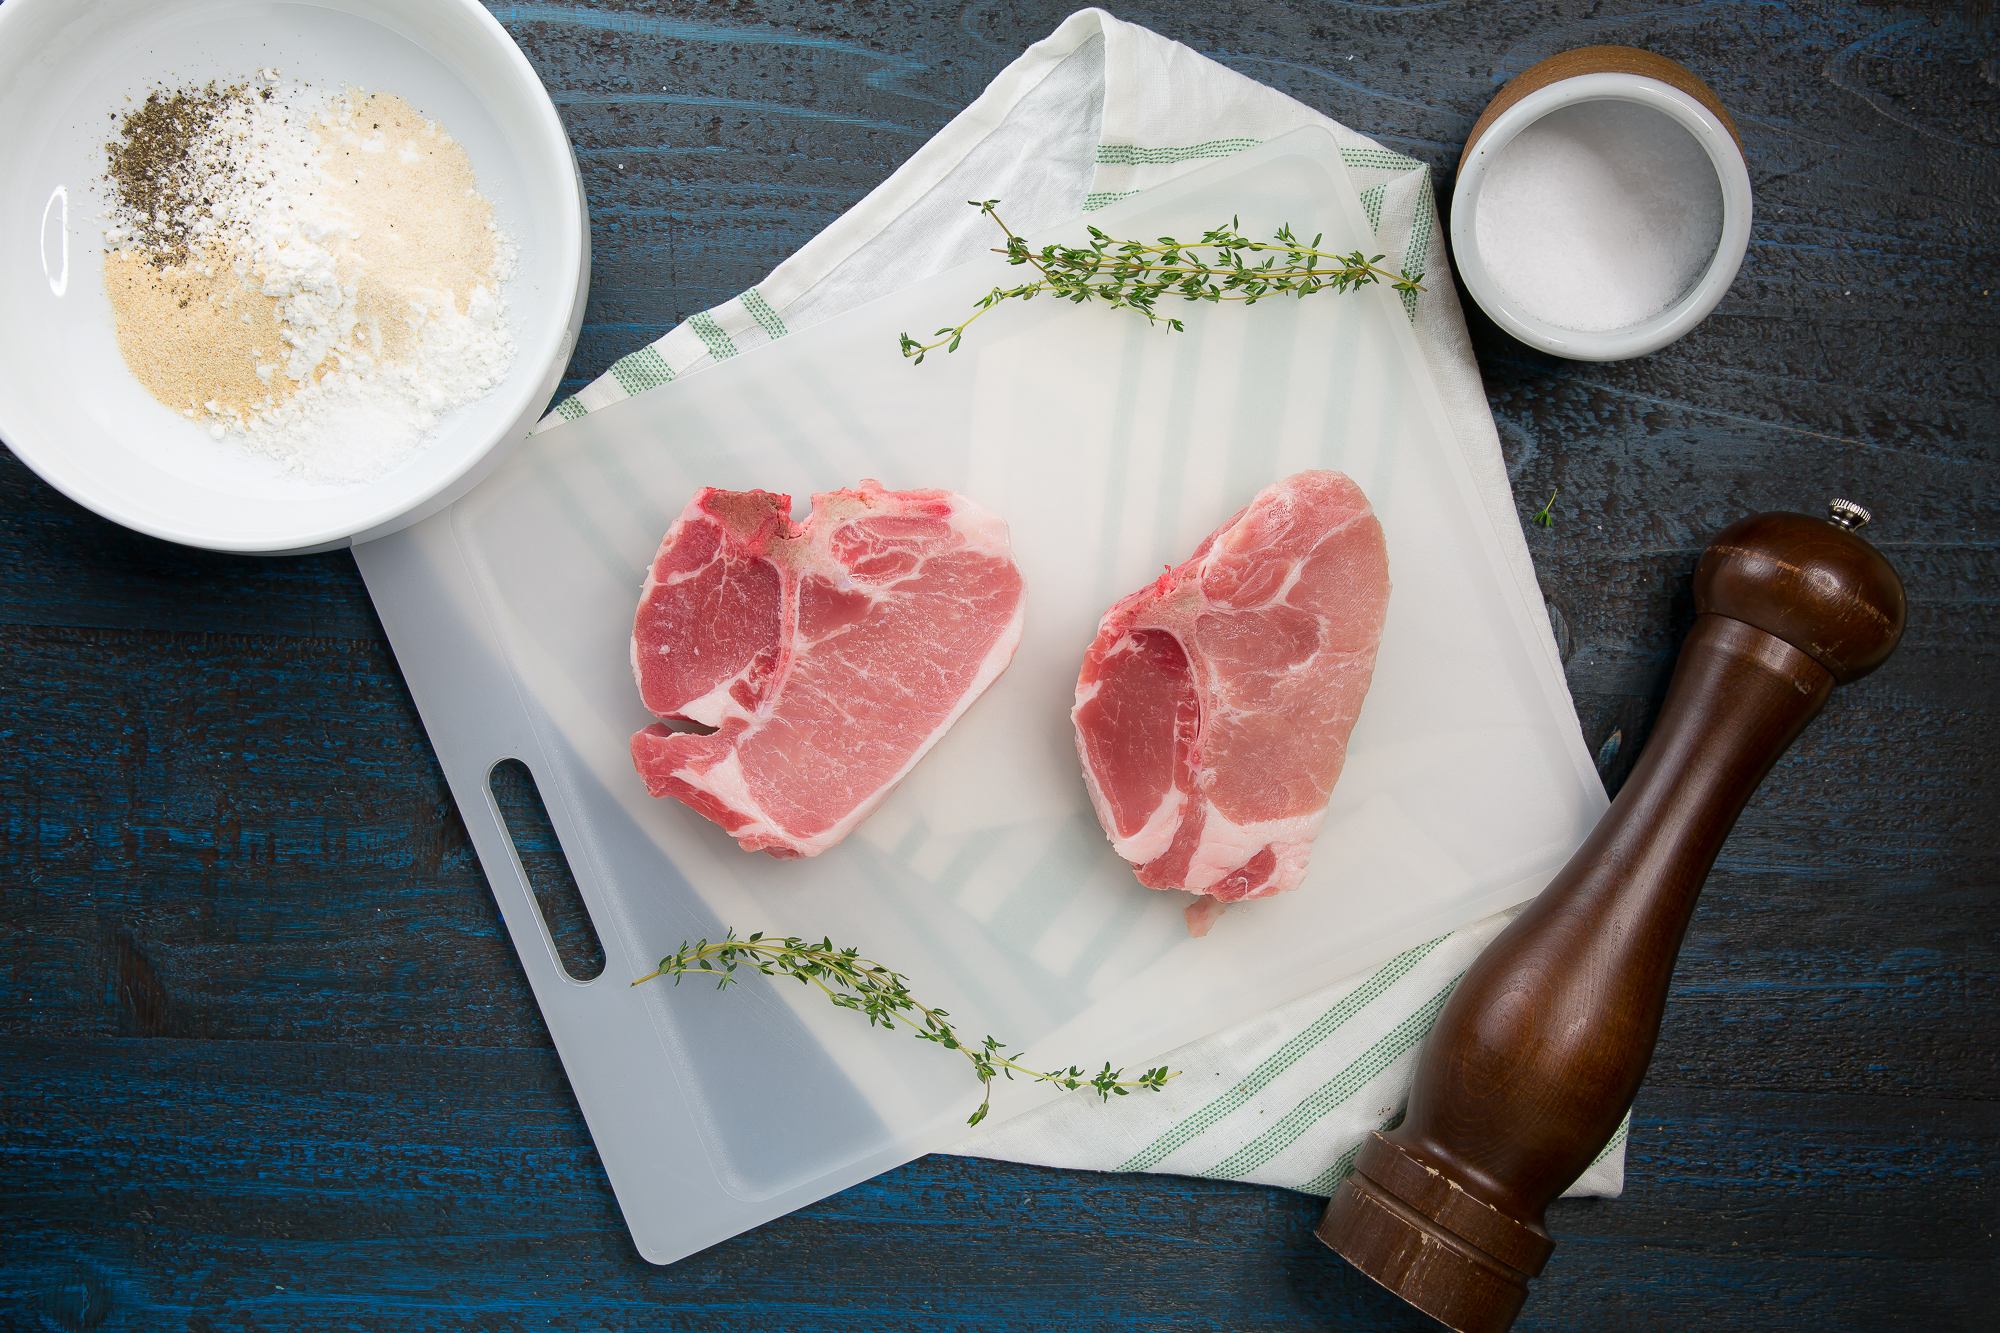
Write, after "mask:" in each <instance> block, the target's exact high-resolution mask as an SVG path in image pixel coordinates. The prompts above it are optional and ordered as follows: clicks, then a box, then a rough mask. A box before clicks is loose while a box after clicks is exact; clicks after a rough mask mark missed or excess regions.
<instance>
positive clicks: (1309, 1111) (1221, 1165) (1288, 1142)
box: [1195, 974, 1462, 1180]
mask: <svg viewBox="0 0 2000 1333" xmlns="http://www.w3.org/2000/svg"><path fill="white" fill-rule="evenodd" d="M1461 975H1462V974H1461ZM1457 985H1458V978H1457V977H1453V978H1452V979H1451V982H1450V984H1449V985H1447V986H1445V988H1444V989H1443V990H1441V991H1439V992H1438V993H1437V994H1435V995H1433V996H1431V998H1430V999H1429V1000H1426V1001H1425V1002H1424V1007H1423V1008H1421V1009H1419V1010H1417V1012H1415V1013H1414V1014H1411V1015H1410V1016H1409V1017H1408V1018H1406V1019H1404V1020H1403V1021H1402V1022H1400V1023H1398V1024H1396V1026H1395V1027H1393V1028H1391V1029H1390V1030H1389V1033H1388V1035H1387V1036H1385V1037H1383V1038H1382V1039H1381V1040H1380V1041H1378V1042H1376V1043H1375V1044H1374V1045H1373V1046H1370V1047H1369V1048H1368V1049H1367V1050H1366V1051H1363V1052H1362V1053H1361V1055H1360V1056H1359V1057H1357V1058H1356V1059H1355V1061H1354V1062H1353V1063H1352V1064H1350V1065H1348V1066H1347V1068H1345V1069H1343V1070H1341V1071H1340V1072H1339V1073H1338V1074H1336V1075H1334V1076H1333V1078H1332V1079H1330V1080H1328V1082H1327V1083H1326V1084H1325V1085H1324V1086H1322V1087H1321V1088H1320V1089H1319V1091H1317V1092H1315V1093H1313V1094H1312V1096H1310V1097H1308V1098H1306V1099H1305V1100H1304V1101H1302V1102H1300V1103H1299V1104H1298V1105H1297V1106H1294V1107H1293V1108H1292V1109H1291V1110H1289V1111H1287V1112H1285V1114H1284V1115H1282V1116H1280V1117H1279V1119H1278V1123H1277V1124H1275V1125H1273V1126H1271V1127H1270V1128H1269V1129H1267V1130H1265V1131H1264V1132H1263V1133H1262V1134H1259V1135H1258V1136H1257V1137H1256V1138H1254V1139H1252V1140H1250V1142H1248V1143H1246V1144H1244V1145H1243V1146H1242V1147H1241V1148H1239V1149H1237V1150H1236V1151H1235V1152H1233V1153H1231V1154H1230V1155H1229V1156H1228V1157H1226V1158H1224V1159H1223V1160H1222V1161H1220V1162H1217V1163H1216V1164H1215V1165H1214V1166H1211V1167H1208V1168H1207V1169H1205V1170H1202V1171H1198V1172H1196V1173H1195V1174H1197V1175H1202V1176H1207V1177H1209V1178H1210V1179H1213V1180H1237V1179H1241V1178H1242V1177H1244V1176H1247V1175H1249V1174H1250V1173H1251V1172H1252V1171H1255V1170H1257V1169H1258V1168H1259V1167H1262V1166H1264V1165H1265V1164H1267V1163H1268V1162H1270V1161H1271V1159H1272V1158H1274V1157H1276V1156H1277V1155H1278V1154H1279V1153H1281V1152H1283V1151H1285V1149H1287V1148H1289V1147H1291V1146H1292V1145H1293V1144H1294V1143H1297V1142H1298V1141H1299V1138H1300V1137H1301V1136H1302V1135H1303V1134H1304V1133H1305V1132H1306V1131H1307V1130H1308V1129H1311V1128H1312V1127H1313V1126H1314V1125H1315V1124H1317V1123H1319V1121H1320V1120H1321V1118H1323V1117H1324V1116H1325V1115H1326V1114H1327V1113H1328V1112H1330V1111H1332V1110H1334V1109H1335V1108H1336V1107H1338V1106H1339V1105H1340V1104H1341V1103H1342V1102H1345V1101H1346V1100H1347V1099H1348V1098H1349V1097H1352V1096H1353V1095H1354V1094H1355V1093H1357V1092H1359V1091H1361V1089H1363V1088H1365V1087H1367V1086H1368V1085H1369V1084H1370V1083H1372V1082H1374V1081H1375V1079H1376V1078H1377V1077H1379V1076H1380V1075H1381V1073H1382V1071H1383V1070H1385V1069H1387V1068H1388V1067H1389V1066H1390V1065H1392V1064H1394V1063H1395V1062H1396V1061H1397V1060H1399V1059H1401V1058H1402V1057H1403V1056H1404V1055H1405V1054H1407V1053H1408V1052H1409V1051H1410V1050H1412V1049H1414V1048H1415V1047H1416V1045H1417V1044H1418V1043H1419V1042H1421V1041H1422V1040H1423V1039H1424V1034H1425V1033H1427V1032H1429V1031H1430V1030H1431V1024H1433V1023H1435V1022H1437V1016H1438V1011H1439V1010H1441V1009H1443V1008H1444V1002H1445V1001H1446V1000H1448V999H1450V998H1451V992H1452V990H1453V988H1454V987H1456V986H1457Z"/></svg>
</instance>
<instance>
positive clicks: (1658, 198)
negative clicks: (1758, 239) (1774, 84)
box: [1474, 101, 1722, 333]
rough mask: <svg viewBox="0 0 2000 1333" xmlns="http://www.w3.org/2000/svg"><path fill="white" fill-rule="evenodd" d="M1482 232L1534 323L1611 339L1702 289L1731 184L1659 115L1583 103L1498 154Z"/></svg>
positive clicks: (1506, 286) (1501, 274) (1482, 209)
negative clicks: (1697, 287) (1611, 333)
mask: <svg viewBox="0 0 2000 1333" xmlns="http://www.w3.org/2000/svg"><path fill="white" fill-rule="evenodd" d="M1474 225H1475V227H1476V230H1477V234H1478V239H1479V255H1480V258H1481V259H1482V260H1483V261H1484V262H1485V264H1486V267H1487V270H1488V272H1490V273H1491V274H1492V275H1493V279H1494V281H1495V282H1497V283H1498V284H1499V285H1500V286H1501V288H1502V289H1503V290H1505V291H1506V293H1507V295H1508V296H1510V297H1512V298H1513V299H1514V300H1515V301H1516V302H1518V303H1519V304H1520V305H1521V306H1522V307H1523V308H1524V309H1526V310H1527V312H1528V313H1529V314H1531V315H1534V316H1536V317H1537V318H1539V319H1543V320H1546V321H1547V322H1548V323H1550V324H1554V325H1557V326H1558V327H1561V328H1566V329H1576V330H1578V331H1579V332H1592V333H1602V332H1608V331H1609V330H1612V329H1624V328H1630V327H1631V326H1632V325H1634V324H1638V323H1641V322H1642V321H1644V320H1648V319H1651V318H1652V317H1653V316H1655V315H1657V314H1660V313H1661V312H1662V311H1664V310H1666V308H1667V307H1668V306H1670V305H1672V304H1673V303H1674V302H1675V301H1677V300H1679V299H1680V298H1681V296H1682V295H1683V294H1685V293H1686V292H1687V290H1688V289H1689V288H1690V287H1692V286H1694V284H1695V283H1696V282H1697V281H1699V280H1700V278H1701V275H1702V273H1703V272H1704V271H1705V270H1706V269H1707V267H1708V263H1709V260H1710V259H1712V258H1713V257H1714V255H1715V250H1716V246H1717V245H1718V244H1720V243H1721V240H1722V185H1721V182H1720V181H1719V180H1718V179H1717V178H1716V173H1715V166H1714V164H1713V163H1711V162H1710V161H1709V159H1708V154H1707V153H1705V152H1704V151H1702V147H1701V145H1700V144H1699V143H1697V142H1696V141H1695V138H1694V136H1693V135H1691V134H1689V133H1688V132H1687V131H1686V130H1685V129H1683V128H1681V126H1680V125H1678V124H1676V123H1675V122H1674V121H1672V120H1670V119H1668V118H1667V117H1666V116H1664V115H1662V114H1660V113H1659V112H1657V111H1655V110H1653V109H1652V108H1650V107H1645V106H1640V105H1638V104H1637V103H1633V102H1617V101H1600V102H1587V103H1578V104H1576V105H1573V106H1567V107H1563V108H1561V109H1560V110H1557V111H1554V112H1551V113H1550V114H1549V115H1547V116H1544V117H1543V118H1542V119H1540V120H1538V121H1536V122H1535V123H1534V124H1533V125H1530V126H1529V127H1528V128H1527V129H1525V130H1523V131H1521V133H1520V134H1518V135H1517V136H1515V138H1514V140H1513V141H1512V142H1511V143H1509V144H1508V145H1507V146H1506V147H1505V148H1502V149H1501V150H1500V152H1499V154H1498V156H1496V157H1495V158H1494V160H1493V165H1492V166H1491V167H1489V168H1488V169H1487V176H1486V183H1485V186H1484V187H1483V188H1482V189H1481V190H1480V194H1479V212H1478V216H1477V217H1476V218H1475V219H1474Z"/></svg>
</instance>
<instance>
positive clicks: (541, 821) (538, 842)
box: [486, 759, 604, 982]
mask: <svg viewBox="0 0 2000 1333" xmlns="http://www.w3.org/2000/svg"><path fill="white" fill-rule="evenodd" d="M486 780H487V783H488V784H489V785H490V786H491V788H492V790H493V803H494V804H495V805H496V806H498V807H499V810H500V825H501V828H502V830H503V831H504V832H505V833H506V834H507V841H508V842H509V843H511V844H512V845H513V848H514V857H515V859H516V860H517V861H519V862H520V866H521V874H522V877H523V878H525V879H526V880H527V881H528V888H529V889H530V890H531V891H532V893H533V895H534V900H535V911H536V912H537V913H538V914H539V915H540V916H541V918H542V933H543V934H544V935H546V936H547V937H548V941H549V947H550V948H552V949H553V950H555V955H556V959H557V961H558V962H560V963H561V964H562V969H563V971H564V972H565V973H567V974H568V975H569V979H570V980H571V981H575V982H587V981H594V980H596V979H597V977H599V976H600V975H602V973H603V972H604V945H603V944H602V943H600V942H599V940H598V938H597V927H596V925H595V924H593V923H592V921H591V919H590V909H589V908H587V907H585V906H584V903H583V894H582V893H581V892H580V891H578V889H577V887H576V876H575V875H573V874H571V873H570V868H569V858H568V857H567V856H566V855H564V853H563V848H562V840H561V839H560V838H558V837H557V836H556V829H555V824H554V823H553V822H551V821H550V819H549V811H548V807H547V806H545V805H543V804H542V793H541V789H540V788H539V787H537V786H536V785H535V775H534V773H532V772H531V771H529V768H528V766H527V765H526V764H524V763H522V762H521V761H520V760H518V759H502V760H501V761H500V762H499V763H497V764H495V765H493V767H492V768H491V769H490V770H488V771H487V774H486Z"/></svg>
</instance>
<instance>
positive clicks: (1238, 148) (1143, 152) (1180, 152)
mask: <svg viewBox="0 0 2000 1333" xmlns="http://www.w3.org/2000/svg"><path fill="white" fill-rule="evenodd" d="M1262 142H1263V140H1261V139H1210V140H1209V141H1208V142H1206V143H1191V144H1186V145H1183V146H1182V147H1179V148H1141V147H1139V146H1138V145H1137V144H1129V143H1101V144H1099V145H1097V160H1098V163H1099V164H1100V165H1103V166H1107V167H1163V166H1168V165H1170V164H1172V163H1175V162H1193V161H1196V160H1198V159H1201V158H1209V157H1233V156H1234V155H1235V154H1237V153H1240V152H1242V151H1243V150H1244V149H1246V148H1255V147H1256V146H1257V145H1258V144H1260V143H1262Z"/></svg>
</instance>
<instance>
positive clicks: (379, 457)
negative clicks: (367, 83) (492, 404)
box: [106, 71, 515, 484]
mask: <svg viewBox="0 0 2000 1333" xmlns="http://www.w3.org/2000/svg"><path fill="white" fill-rule="evenodd" d="M188 159H189V165H190V166H191V168H192V170H191V171H190V172H189V173H188V178H189V179H191V180H194V181H196V182H197V183H198V184H199V187H200V188H199V191H198V192H196V191H189V190H183V191H182V194H181V198H182V199H183V200H186V202H185V204H184V206H183V207H182V211H181V216H180V217H179V218H178V223H179V226H180V230H181V234H184V235H185V236H186V238H187V254H188V258H187V259H186V262H185V264H184V265H182V266H180V267H172V266H169V267H167V268H165V269H160V268H158V267H157V266H156V268H155V272H156V273H157V274H158V277H157V280H158V281H162V282H164V281H167V280H169V279H171V278H173V277H175V276H177V275H187V274H192V275H194V276H196V277H199V278H205V279H208V280H210V281H211V283H212V285H213V287H214V291H215V294H214V296H213V297H212V298H211V299H209V300H208V306H209V310H208V312H207V313H208V315H209V317H210V320H211V327H212V321H213V318H214V312H215V311H216V310H224V311H227V312H229V316H230V317H233V318H240V319H241V321H242V323H243V324H244V325H246V326H254V325H255V323H256V322H257V321H259V320H273V321H275V322H276V324H277V326H278V327H277V338H276V341H275V342H274V341H272V340H271V339H270V338H269V337H268V336H266V337H265V339H264V347H265V349H266V350H265V351H264V353H263V354H262V355H258V354H255V353H252V352H250V351H245V350H243V348H241V347H233V348H215V347H212V346H211V345H199V344H198V343H196V342H195V341H192V340H190V339H188V338H186V337H182V338H181V339H180V340H179V343H180V345H183V346H184V348H185V350H183V351H181V353H180V361H181V363H182V364H179V365H177V366H176V367H175V375H174V377H173V379H172V382H171V383H172V388H173V391H174V392H175V393H176V394H177V395H178V396H179V397H181V398H182V399H183V400H184V401H170V400H169V398H168V396H167V394H165V393H163V392H162V386H161V385H160V384H159V383H156V382H153V381H148V388H149V389H152V390H153V392H154V394H155V396H156V397H160V398H161V400H162V401H163V402H167V403H168V405H169V406H171V407H174V408H175V409H176V410H178V411H180V412H181V413H182V414H183V415H185V416H188V417H190V418H192V419H194V420H196V421H198V422H200V423H201V424H203V425H205V426H206V427H207V429H208V432H209V434H210V435H211V436H213V437H214V438H216V439H218V440H224V439H228V440H234V441H236V442H238V443H240V444H243V445H245V446H246V447H248V448H250V449H253V450H256V451H257V452H259V453H263V454H268V455H270V456H272V457H274V458H276V459H279V460H280V461H281V462H282V463H283V464H284V466H285V469H286V470H287V471H288V472H292V473H295V474H297V475H299V476H300V477H301V478H302V479H304V480H306V481H310V482H318V483H336V484H339V483H355V482H364V481H369V480H373V479H374V478H377V477H380V476H382V475H383V474H385V473H387V472H388V471H390V470H391V469H393V468H395V467H396V466H398V465H399V464H401V463H403V462H405V461H407V460H408V459H409V458H410V457H411V456H412V455H413V454H415V453H416V451H417V450H418V449H419V448H421V447H422V446H423V445H424V444H425V443H426V441H427V437H428V436H429V434H430V432H431V431H432V430H433V429H434V428H435V427H436V426H437V425H438V423H439V421H440V420H441V418H442V417H443V416H444V414H445V413H447V412H449V411H450V410H451V409H453V408H455V407H458V406H461V405H463V404H465V403H467V402H470V401H472V400H473V399H475V398H478V397H479V396H481V395H482V394H484V393H486V392H487V391H488V390H490V389H492V388H493V387H494V386H495V385H496V384H498V383H500V382H501V380H502V379H503V378H504V377H505V375H506V373H507V370H508V368H509V367H510V366H511V365H512V363H513V359H514V340H513V335H512V333H511V331H510V330H509V328H508V325H507V322H506V319H505V314H506V307H505V300H504V297H503V295H502V289H501V284H502V283H503V282H504V281H506V279H507V278H509V277H510V276H512V272H513V267H514V259H515V251H514V247H513V246H512V245H511V244H510V243H509V242H508V241H507V239H506V237H505V236H504V235H503V234H502V233H501V232H500V231H499V229H498V228H497V227H496V226H495V225H494V223H493V221H492V209H491V207H490V206H489V205H488V204H487V202H486V201H485V199H483V198H482V197H480V195H479V194H478V192H477V190H476V187H475V183H474V181H473V177H472V172H471V168H470V164H469V163H468V162H467V160H466V158H465V154H464V151H463V149H461V148H460V147H459V146H458V145H457V144H456V143H454V142H453V141H452V139H451V138H450V136H449V135H447V134H445V133H444V132H443V131H442V129H441V128H440V127H438V126H437V125H436V124H435V123H433V122H428V121H425V120H423V119H422V117H420V116H418V115H417V114H416V113H414V112H413V111H412V110H411V109H410V108H409V107H408V106H407V105H406V104H404V103H403V102H401V101H400V99H396V98H393V97H385V96H382V95H376V96H373V97H368V96H364V95H362V94H359V93H348V94H345V95H342V96H337V97H327V96H325V95H324V94H320V93H316V92H314V91H313V90H311V89H309V88H306V87H304V86H301V85H297V84H291V85H283V84H281V82H280V80H279V77H278V75H277V72H276V71H260V72H259V76H258V78H257V79H256V80H255V81H253V83H252V84H251V85H250V87H249V88H247V89H246V90H244V91H243V92H242V93H241V94H240V95H237V96H235V97H233V98H231V99H230V101H229V102H228V103H227V105H226V106H225V107H224V108H223V109H222V110H221V111H220V112H219V113H218V114H217V115H216V116H215V117H214V119H213V121H212V123H211V124H210V125H209V126H208V127H207V129H206V130H205V131H204V132H203V133H202V134H201V135H200V136H199V137H197V138H196V139H194V140H193V142H192V143H191V144H190V147H189V152H188ZM197 201H198V202H197ZM168 220H169V219H168V218H167V217H166V216H165V215H164V214H163V213H161V212H158V211H156V212H155V214H154V217H153V221H155V222H156V223H157V222H164V221H168ZM127 221H128V223H135V222H136V221H137V220H134V219H130V218H128V219H127ZM143 230H144V229H143V227H141V226H138V225H127V226H123V227H114V228H113V229H112V230H111V231H109V232H108V233H107V237H106V239H107V241H109V242H111V243H112V244H113V245H119V244H123V245H125V246H126V247H127V250H128V252H129V251H130V250H131V248H132V246H133V245H134V243H135V241H136V240H137V239H138V238H139V237H140V235H141V233H142V232H143ZM224 265H226V266H227V267H226V269H225V268H224ZM231 270H233V280H232V273H231ZM177 290H180V289H177ZM258 297H261V298H263V300H262V301H259V300H257V299H256V298H258ZM186 304H187V302H186V301H185V300H183V301H181V303H180V305H181V308H185V307H186ZM239 307H240V308H241V310H242V313H241V314H240V315H236V314H235V313H234V312H236V311H237V310H238V309H239ZM155 322H163V321H159V320H158V319H157V317H155ZM190 327H192V325H190ZM175 332H176V331H175V330H173V329H171V328H163V329H160V330H158V333H159V336H160V337H161V338H162V339H164V340H166V341H168V342H173V341H174V340H175V339H174V335H175ZM212 342H213V340H212V339H211V340H209V343H210V344H212ZM203 356H207V357H211V358H214V359H216V360H217V362H218V364H217V365H216V366H214V367H213V368H212V369H214V370H216V371H217V372H218V373H217V374H215V375H213V376H211V377H210V378H211V380H212V381H213V382H217V383H220V382H222V381H223V379H224V376H223V375H222V374H221V373H219V372H223V371H233V372H234V374H235V376H236V378H237V380H238V381H242V380H243V379H244V378H245V377H244V376H243V374H242V367H241V365H239V364H235V363H227V362H224V361H223V360H222V359H223V358H230V357H233V358H235V359H236V361H237V362H241V361H242V359H243V358H245V357H249V358H250V359H251V360H252V361H253V362H255V364H254V365H252V366H251V369H252V370H254V374H255V382H253V383H252V388H253V389H254V388H255V387H256V384H258V383H261V385H263V386H265V388H266V389H267V390H268V391H267V392H265V393H263V394H262V395H261V396H260V397H258V398H251V397H245V396H242V395H239V396H237V397H234V398H232V397H230V396H229V395H227V394H223V393H220V392H217V393H214V394H211V393H209V392H206V391H203V390H202V389H200V388H199V387H197V386H198V385H199V384H200V383H201V382H202V377H201V371H202V369H203V367H202V366H201V364H199V362H200V360H201V358H202V357H203ZM127 360H128V364H130V363H131V362H132V360H133V358H132V357H131V356H129V355H128V358H127ZM190 361H192V362H194V364H187V363H189V362H190ZM134 369H135V372H137V371H138V367H137V366H136V365H135V366H134ZM141 378H142V379H145V378H146V377H145V376H144V375H143V374H142V376H141Z"/></svg>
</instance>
